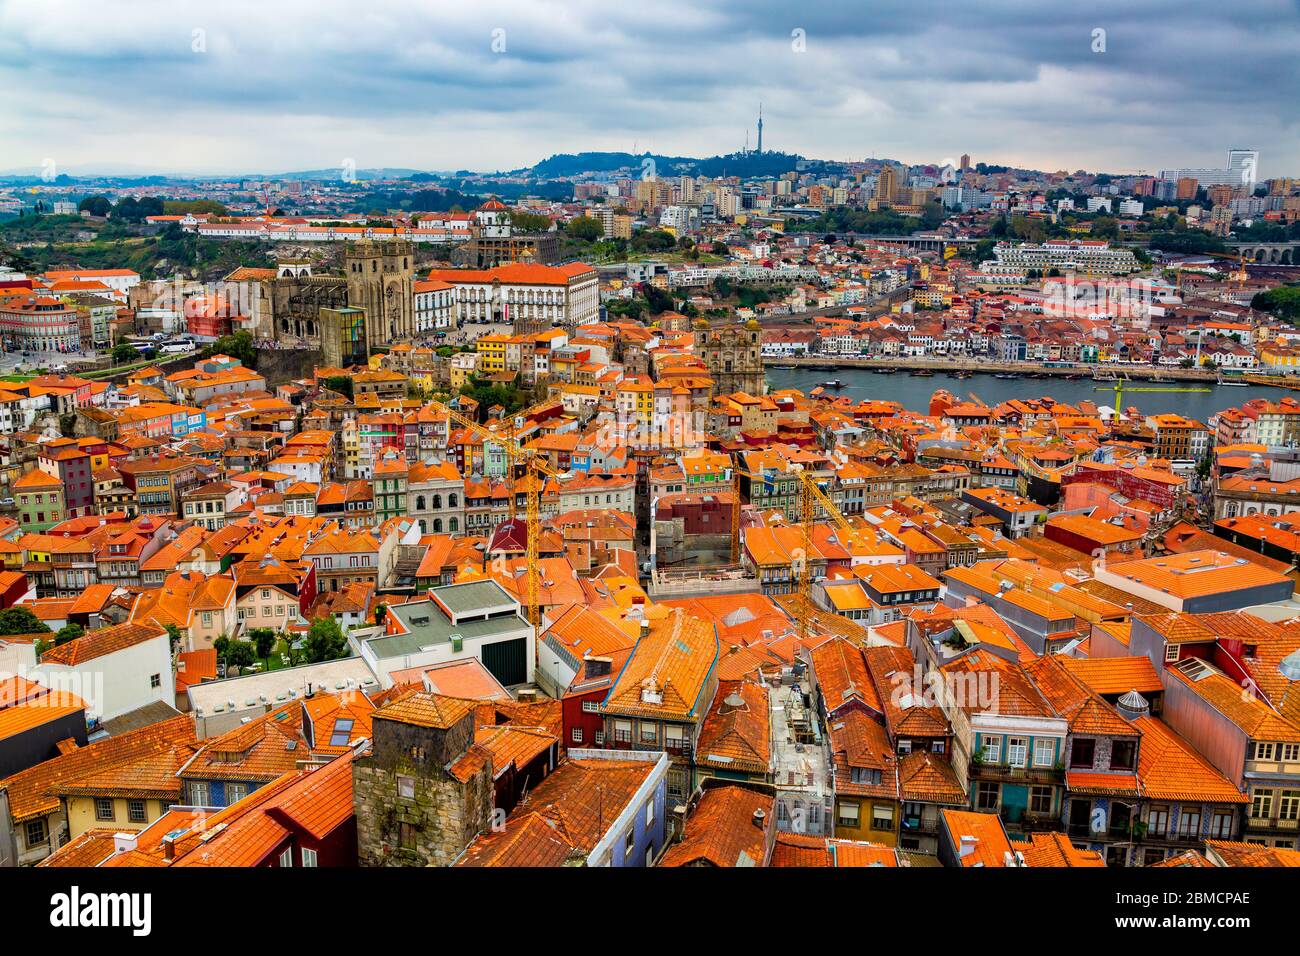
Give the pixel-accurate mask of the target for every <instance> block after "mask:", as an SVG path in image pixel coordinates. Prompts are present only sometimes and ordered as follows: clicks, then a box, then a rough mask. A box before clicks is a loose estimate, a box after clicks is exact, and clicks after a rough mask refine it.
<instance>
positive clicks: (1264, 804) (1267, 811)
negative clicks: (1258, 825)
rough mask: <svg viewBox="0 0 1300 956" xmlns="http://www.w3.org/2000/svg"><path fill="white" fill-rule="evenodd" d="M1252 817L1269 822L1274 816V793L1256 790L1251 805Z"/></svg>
mask: <svg viewBox="0 0 1300 956" xmlns="http://www.w3.org/2000/svg"><path fill="white" fill-rule="evenodd" d="M1250 815H1251V816H1252V817H1255V818H1257V819H1260V820H1267V819H1268V818H1269V817H1271V816H1272V815H1273V791H1272V790H1256V791H1255V796H1254V799H1253V800H1251V803H1250Z"/></svg>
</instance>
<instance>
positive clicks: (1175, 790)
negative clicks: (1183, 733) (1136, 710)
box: [1133, 716, 1250, 803]
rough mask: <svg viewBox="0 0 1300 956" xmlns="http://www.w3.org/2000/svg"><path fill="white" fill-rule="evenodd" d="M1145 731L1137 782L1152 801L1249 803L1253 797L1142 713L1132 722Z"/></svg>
mask: <svg viewBox="0 0 1300 956" xmlns="http://www.w3.org/2000/svg"><path fill="white" fill-rule="evenodd" d="M1133 723H1134V725H1135V726H1136V727H1137V728H1138V730H1140V731H1141V732H1142V743H1141V745H1140V746H1139V747H1138V781H1139V783H1140V785H1141V787H1142V794H1143V796H1145V797H1148V798H1149V799H1153V800H1187V801H1194V802H1198V803H1249V802H1250V798H1249V797H1247V796H1246V795H1245V794H1244V793H1242V792H1241V791H1240V790H1238V789H1237V788H1236V787H1235V786H1233V784H1232V783H1231V781H1229V780H1228V779H1227V778H1226V777H1224V776H1223V774H1221V773H1219V771H1218V770H1216V769H1215V768H1214V767H1213V765H1211V764H1210V762H1209V761H1208V760H1206V759H1205V758H1204V757H1202V756H1201V755H1200V754H1199V753H1197V752H1196V750H1195V748H1193V747H1192V745H1191V744H1189V743H1188V742H1187V741H1186V740H1184V739H1183V738H1182V737H1180V736H1178V734H1176V733H1174V731H1173V730H1171V729H1170V728H1169V726H1168V725H1167V724H1165V723H1164V722H1162V721H1160V720H1157V719H1156V718H1154V717H1150V716H1143V717H1138V718H1136V719H1135V720H1134V721H1133Z"/></svg>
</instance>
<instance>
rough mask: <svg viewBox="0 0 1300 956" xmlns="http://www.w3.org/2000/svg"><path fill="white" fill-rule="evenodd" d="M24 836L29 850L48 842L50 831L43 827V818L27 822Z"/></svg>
mask: <svg viewBox="0 0 1300 956" xmlns="http://www.w3.org/2000/svg"><path fill="white" fill-rule="evenodd" d="M24 836H25V837H26V844H27V846H28V847H29V848H30V847H34V846H40V845H41V844H43V843H44V842H45V841H46V840H48V839H49V838H50V831H49V829H48V828H47V827H46V826H45V818H44V817H39V818H37V819H35V820H28V821H27V829H26V833H25V834H24Z"/></svg>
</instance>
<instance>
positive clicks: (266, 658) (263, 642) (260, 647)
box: [248, 627, 277, 670]
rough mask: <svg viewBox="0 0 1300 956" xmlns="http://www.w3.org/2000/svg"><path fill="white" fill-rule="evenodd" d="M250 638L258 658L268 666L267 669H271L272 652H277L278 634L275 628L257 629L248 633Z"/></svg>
mask: <svg viewBox="0 0 1300 956" xmlns="http://www.w3.org/2000/svg"><path fill="white" fill-rule="evenodd" d="M248 636H249V637H250V638H252V640H253V648H254V650H256V651H257V656H258V657H260V658H261V659H262V662H263V663H264V664H266V666H267V669H268V670H269V669H270V667H271V651H273V650H275V641H276V637H277V635H276V633H275V630H274V629H273V628H269V627H255V628H253V629H252V630H250V631H249V632H248Z"/></svg>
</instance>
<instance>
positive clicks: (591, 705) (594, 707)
mask: <svg viewBox="0 0 1300 956" xmlns="http://www.w3.org/2000/svg"><path fill="white" fill-rule="evenodd" d="M599 710H600V705H599V704H597V703H596V702H595V701H594V700H584V701H583V702H582V712H583V713H584V714H594V713H596V712H597V711H599Z"/></svg>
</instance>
